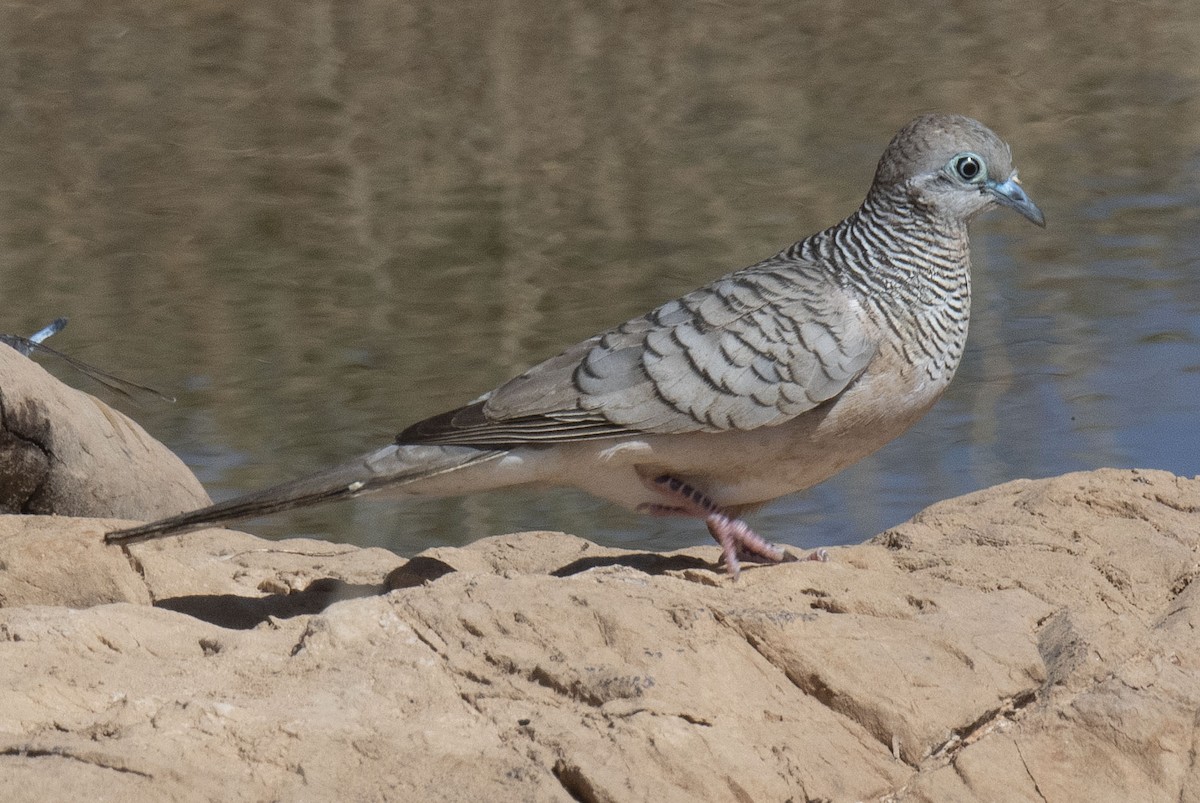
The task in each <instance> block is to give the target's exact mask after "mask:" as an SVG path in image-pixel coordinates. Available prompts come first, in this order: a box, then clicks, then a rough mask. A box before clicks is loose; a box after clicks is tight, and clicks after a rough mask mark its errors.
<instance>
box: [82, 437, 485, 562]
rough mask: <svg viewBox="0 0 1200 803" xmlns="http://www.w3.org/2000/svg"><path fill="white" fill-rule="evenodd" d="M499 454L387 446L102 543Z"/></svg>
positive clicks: (376, 486)
mask: <svg viewBox="0 0 1200 803" xmlns="http://www.w3.org/2000/svg"><path fill="white" fill-rule="evenodd" d="M503 454H504V452H503V451H502V450H492V451H489V450H480V449H471V448H468V447H447V446H394V445H393V446H388V447H385V448H383V449H380V450H378V451H375V452H371V453H370V454H366V455H363V456H362V457H360V458H358V459H356V460H352V461H350V462H348V463H344V464H342V465H340V466H338V467H336V468H331V469H328V470H326V471H322V472H320V473H318V474H313V475H310V476H308V477H301V478H300V479H297V480H292V481H291V482H285V483H282V484H281V485H276V486H274V487H272V488H267V489H265V490H262V491H255V492H253V493H249V494H246V495H244V496H239V497H236V498H234V499H230V500H228V501H226V502H218V503H217V504H215V505H209V506H208V507H202V508H200V509H198V510H192V511H188V512H187V513H180V514H179V515H177V516H170V517H169V518H165V519H159V520H158V521H152V522H150V523H149V524H143V525H141V526H138V527H130V528H127V529H123V530H114V531H112V532H110V533H108V534H106V535H105V536H104V541H105V543H108V544H131V543H136V542H138V541H148V540H150V539H152V538H161V537H162V536H165V535H177V534H179V533H185V532H190V531H192V530H199V529H203V528H205V527H212V526H219V525H224V524H230V523H232V522H235V521H241V520H243V519H251V518H256V517H258V516H264V515H267V514H269V513H278V512H280V511H283V510H291V509H292V508H298V507H307V506H308V505H315V504H318V503H320V502H330V501H333V500H337V499H349V498H351V497H354V496H361V495H362V494H366V493H370V492H371V491H377V490H380V489H382V488H387V487H402V486H404V485H408V484H413V483H417V482H419V481H421V480H426V479H431V478H433V477H437V476H438V475H441V474H446V473H449V472H452V471H459V470H460V469H464V468H467V467H468V466H474V465H478V464H479V463H484V462H487V461H490V460H494V459H496V458H498V457H500V456H501V455H503Z"/></svg>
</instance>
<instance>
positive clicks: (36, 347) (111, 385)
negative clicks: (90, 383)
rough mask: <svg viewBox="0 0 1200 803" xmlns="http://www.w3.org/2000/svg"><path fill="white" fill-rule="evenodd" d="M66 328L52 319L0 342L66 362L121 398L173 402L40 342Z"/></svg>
mask: <svg viewBox="0 0 1200 803" xmlns="http://www.w3.org/2000/svg"><path fill="white" fill-rule="evenodd" d="M66 325H67V319H66V318H55V319H54V320H53V321H51V322H50V323H49V324H48V325H47V326H44V327H42V328H41V329H39V330H38V331H36V332H34V333H33V334H32V335H30V336H29V337H21V336H20V335H0V343H3V344H5V345H6V346H10V347H12V348H14V349H16V350H17V351H18V352H19V353H21V354H24V355H25V356H26V357H30V358H32V356H33V355H34V354H49V355H51V356H53V357H57V358H58V359H60V360H62V361H63V362H65V363H66V364H67V365H69V366H71V367H72V368H74V369H75V370H76V371H79V372H80V373H81V374H85V375H86V376H88V377H90V378H91V379H93V380H95V381H96V382H99V383H100V384H101V385H104V387H106V388H108V389H109V390H111V391H113V392H114V393H119V394H120V395H122V396H124V397H126V398H128V399H131V400H133V401H136V400H137V398H138V397H139V396H156V397H158V398H159V399H162V400H163V401H166V402H174V401H175V398H174V397H173V396H167V395H166V394H164V393H161V392H159V391H157V390H155V389H154V388H152V387H148V386H146V385H139V384H138V383H137V382H130V381H129V380H128V379H122V378H121V377H119V376H113V375H112V374H110V373H108V372H107V371H102V370H100V369H99V368H97V367H96V366H94V365H88V364H87V363H86V362H84V361H83V360H79V359H76V358H75V357H72V356H70V355H69V354H63V353H62V352H61V351H59V350H57V349H52V348H50V347H49V346H47V345H46V344H45V343H43V342H42V341H44V340H46V338H48V337H51V336H52V335H56V334H58V333H59V332H61V331H62V330H63V328H64V327H66Z"/></svg>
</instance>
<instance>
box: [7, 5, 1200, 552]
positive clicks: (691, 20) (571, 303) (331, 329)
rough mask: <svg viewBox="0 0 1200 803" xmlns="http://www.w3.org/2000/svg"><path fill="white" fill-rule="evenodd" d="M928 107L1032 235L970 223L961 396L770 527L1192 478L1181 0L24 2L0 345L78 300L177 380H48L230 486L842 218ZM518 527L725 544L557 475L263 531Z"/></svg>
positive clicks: (81, 318) (327, 449) (1192, 169)
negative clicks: (1129, 472) (1135, 480)
mask: <svg viewBox="0 0 1200 803" xmlns="http://www.w3.org/2000/svg"><path fill="white" fill-rule="evenodd" d="M97 6H99V7H97ZM932 109H940V110H947V111H957V112H961V113H965V114H969V115H972V116H976V117H978V118H980V119H981V120H983V121H984V122H986V123H988V124H989V125H991V126H992V127H993V128H995V129H996V130H997V131H998V132H1000V133H1001V134H1002V136H1004V137H1006V138H1007V139H1008V140H1009V141H1010V143H1011V144H1012V146H1013V150H1014V154H1015V160H1016V163H1017V165H1018V166H1019V167H1020V170H1021V176H1022V179H1023V180H1024V182H1025V185H1026V187H1027V188H1028V189H1029V191H1030V193H1031V194H1032V196H1033V197H1034V199H1035V200H1036V201H1037V202H1038V203H1039V204H1040V205H1041V206H1042V208H1043V209H1044V210H1045V212H1046V215H1047V218H1048V219H1049V228H1047V229H1046V230H1044V231H1043V230H1040V229H1037V228H1035V227H1033V226H1030V225H1029V224H1027V223H1026V222H1024V221H1023V220H1021V219H1020V218H1018V217H1016V216H1015V215H1011V214H999V213H993V214H991V215H989V216H988V217H986V218H984V219H981V220H979V221H978V222H977V223H976V225H975V226H974V230H973V231H974V238H973V248H974V253H975V261H976V271H975V289H976V295H975V303H974V308H973V317H972V322H971V341H970V349H969V352H968V354H967V357H966V360H965V362H964V365H963V366H962V368H961V370H960V372H959V375H958V378H957V379H956V380H955V383H954V384H953V385H952V387H951V390H950V392H949V394H948V396H947V398H946V399H945V400H943V401H942V403H941V404H940V405H939V406H938V407H937V408H936V409H935V410H934V411H933V413H932V414H930V415H929V416H928V417H927V418H926V419H925V420H924V421H923V422H921V423H920V424H919V425H918V426H917V427H916V428H915V429H914V430H913V431H911V432H910V433H909V434H907V435H906V436H905V437H904V438H902V439H901V440H899V441H897V442H896V443H894V444H892V445H891V446H889V447H887V448H886V449H884V450H883V451H881V452H880V453H879V454H877V455H876V456H874V457H872V458H871V459H869V460H867V461H865V462H863V463H862V464H860V465H858V466H856V467H855V468H853V469H852V470H849V471H847V472H845V473H844V474H842V475H841V476H839V477H837V478H835V479H834V480H832V481H830V482H828V483H826V484H825V485H824V486H821V487H819V488H816V489H813V490H812V491H810V492H808V493H805V494H800V495H797V496H794V497H791V498H788V499H785V500H781V501H779V502H776V503H774V504H772V505H771V506H769V507H767V508H766V509H765V510H764V511H763V512H762V513H760V514H759V515H758V516H757V517H755V518H754V520H753V521H754V523H755V524H756V525H757V526H758V527H759V529H760V530H761V531H763V532H764V534H765V535H767V536H768V537H770V538H773V539H776V540H779V541H783V542H787V543H791V544H796V545H800V546H811V545H817V544H834V543H846V542H852V541H859V540H862V539H864V538H866V537H869V536H871V535H872V534H874V533H876V532H878V531H880V530H882V529H883V528H885V527H887V526H889V525H892V524H895V523H897V522H899V521H902V520H904V519H906V518H908V517H909V516H911V515H912V514H913V513H915V512H916V511H917V510H919V509H921V508H922V507H924V506H926V505H928V504H930V503H931V502H934V501H936V500H939V499H943V498H946V497H950V496H954V495H957V494H961V493H964V492H967V491H971V490H974V489H977V488H981V487H985V486H988V485H991V484H994V483H998V482H1002V481H1005V480H1010V479H1014V478H1018V477H1041V476H1048V475H1053V474H1058V473H1061V472H1065V471H1071V470H1075V469H1087V468H1094V467H1098V466H1140V467H1152V468H1164V469H1168V470H1171V471H1174V472H1177V473H1180V474H1187V475H1193V474H1196V473H1197V471H1198V470H1200V434H1198V433H1200V426H1198V422H1200V349H1198V347H1197V343H1198V341H1200V323H1198V321H1200V316H1198V313H1200V278H1198V273H1200V4H1196V3H1177V2H1156V1H1155V0H1150V2H1142V3H1138V4H1128V3H1120V4H1116V3H1114V4H1103V3H1096V4H1091V5H1090V6H1089V7H1087V8H1082V7H1080V6H1078V5H1076V4H1063V5H1059V6H1057V7H1055V8H1046V7H1044V4H1034V3H1027V4H1022V3H1004V2H995V1H994V0H993V1H991V2H986V3H985V2H959V3H954V4H942V3H939V4H926V5H924V6H921V5H920V4H918V5H917V6H915V7H913V8H905V9H900V8H896V9H890V8H889V7H888V6H885V5H881V4H875V3H867V2H861V3H853V2H852V3H845V2H816V3H804V4H797V3H767V4H761V5H758V6H756V7H755V8H754V9H753V10H748V9H746V8H744V7H743V6H742V5H740V4H738V5H732V4H731V5H726V4H721V3H690V2H689V3H679V4H663V3H649V2H647V3H604V2H601V3H591V2H589V3H581V2H541V3H537V2H526V3H521V2H516V3H511V2H510V3H493V2H482V1H481V2H446V0H438V1H437V2H432V1H430V2H424V3H405V2H400V1H399V0H388V2H365V3H356V4H342V3H333V2H305V1H304V0H289V1H288V2H282V1H281V2H246V3H229V4H213V3H187V2H176V3H167V4H162V5H155V8H154V9H153V10H151V9H150V8H149V7H147V6H146V4H142V3H133V2H124V3H122V2H115V3H105V4H92V3H85V2H54V0H50V2H46V3H37V4H8V5H5V6H3V7H2V8H0V289H2V292H3V298H4V301H5V304H4V309H3V310H2V311H0V332H18V333H24V332H30V331H33V330H35V329H37V328H38V327H40V326H41V325H43V324H44V323H46V322H48V321H49V320H50V319H52V318H54V317H56V316H59V315H68V316H70V318H71V325H70V327H69V328H68V329H67V330H66V331H65V332H64V333H62V334H61V335H59V336H57V337H56V338H55V340H54V341H53V345H55V346H56V347H57V348H59V349H61V350H65V351H69V352H70V353H72V354H74V355H76V356H78V357H81V358H83V359H86V360H89V361H91V362H93V363H96V364H98V365H100V366H103V367H105V368H107V369H108V370H111V371H113V372H116V373H119V374H123V375H126V376H128V377H129V378H131V379H137V380H139V381H143V382H147V383H149V384H152V385H155V386H158V387H161V388H164V389H166V390H168V391H169V392H172V393H174V394H176V395H178V397H179V401H178V403H177V404H175V405H166V404H158V403H154V402H146V403H145V404H144V405H142V406H141V407H134V406H130V405H128V404H126V403H124V402H123V401H122V400H120V399H115V400H114V399H112V398H111V397H109V396H106V395H105V393H104V391H103V390H102V389H99V388H96V387H95V386H93V385H88V384H87V380H84V379H81V378H80V377H78V376H77V375H72V374H71V373H70V372H69V371H65V370H62V369H61V368H60V367H59V366H54V365H52V364H50V363H46V365H47V367H48V368H50V369H51V370H53V371H55V372H56V373H58V374H59V375H60V376H62V377H63V378H64V379H66V380H67V381H69V382H71V383H72V384H75V385H77V386H80V387H85V388H86V389H88V390H90V391H92V392H94V393H96V394H97V395H99V396H101V397H103V398H106V399H108V400H110V401H111V402H112V403H114V404H115V405H116V406H118V407H120V408H121V409H123V410H125V411H126V412H127V413H129V414H131V415H132V416H133V417H135V418H136V419H138V420H139V421H141V422H142V423H143V425H144V426H145V427H146V428H147V429H148V430H149V431H150V432H151V433H152V434H154V435H156V436H157V437H159V438H160V439H162V440H163V441H164V442H166V443H167V444H168V445H169V446H171V447H172V448H173V449H175V450H176V451H177V452H179V453H180V454H181V455H182V456H183V457H184V459H185V460H186V461H187V462H188V464H189V465H191V466H192V467H193V468H194V469H195V471H196V472H197V473H198V475H199V476H200V478H201V479H202V481H203V482H204V483H205V484H206V486H207V487H208V488H209V489H210V491H211V493H212V494H213V495H214V497H218V498H223V497H227V496H230V495H232V494H234V493H235V492H239V491H244V490H248V489H251V488H255V487H259V486H261V485H264V484H267V483H270V482H274V481H277V480H280V479H284V478H287V477H290V476H294V475H296V474H299V473H303V472H306V471H309V470H312V469H316V468H318V467H321V466H323V465H326V464H329V463H331V462H335V461H339V460H341V459H343V458H346V457H348V456H351V455H353V454H356V453H357V452H359V451H362V450H364V449H366V448H368V447H372V446H375V445H379V444H382V443H384V442H386V441H388V440H389V439H390V438H391V437H392V436H393V435H394V433H395V432H397V431H398V430H399V429H401V428H402V427H403V426H404V425H406V424H407V423H411V422H412V421H415V420H417V419H419V418H421V417H423V416H426V415H429V414H432V413H436V412H440V411H441V410H443V409H446V408H448V407H450V406H453V405H457V404H460V403H462V402H464V401H466V400H468V399H470V398H472V397H474V396H475V395H477V394H478V393H479V392H481V391H483V390H486V389H488V388H490V387H492V386H494V385H495V384H497V383H498V382H500V381H502V380H503V379H505V378H507V377H508V376H510V375H512V374H514V373H516V372H518V371H519V370H521V369H522V368H524V367H526V366H528V365H530V364H532V363H534V362H536V361H538V360H540V359H542V358H544V357H547V356H549V355H551V354H553V353H555V352H556V351H557V350H558V349H559V348H561V347H562V346H564V345H566V344H568V343H571V342H574V341H576V340H578V339H581V338H583V337H585V336H588V335H590V334H592V333H593V332H594V331H597V330H599V329H601V328H604V327H607V326H610V325H612V324H615V323H618V322H620V321H622V320H624V319H626V318H627V317H629V316H631V315H634V314H638V313H641V312H643V311H645V310H646V309H648V308H650V307H651V306H653V305H655V304H657V303H659V302H660V301H662V300H665V299H667V298H670V297H673V296H675V295H677V294H679V293H682V292H684V291H686V290H689V289H691V288H693V287H695V286H697V285H700V284H702V283H704V282H706V281H708V280H710V279H712V278H714V277H716V276H718V275H721V274H723V273H725V272H727V271H729V270H731V269H734V268H738V267H741V266H743V265H745V264H748V263H750V262H753V261H756V260H757V259H759V258H761V257H764V256H767V255H769V254H771V253H773V252H774V251H775V250H777V249H778V248H780V247H782V246H783V245H786V244H787V243H789V242H791V241H793V240H795V239H797V238H799V237H801V236H803V235H806V234H808V233H810V232H812V231H815V230H816V229H818V228H821V227H824V226H826V225H829V224H832V223H834V222H836V221H838V220H840V219H841V218H842V217H844V216H845V215H846V214H848V213H849V212H850V211H852V210H853V209H854V207H855V206H856V205H857V203H858V202H859V200H861V198H862V195H863V194H864V192H865V190H866V188H867V185H868V184H869V182H870V177H871V175H872V172H873V170H874V164H875V160H876V159H877V158H878V155H879V153H880V152H881V151H882V149H883V147H884V145H885V144H886V142H887V141H888V139H889V138H890V136H891V134H892V133H893V132H894V131H895V129H896V128H898V127H899V126H900V125H901V124H903V123H904V122H906V121H907V120H908V119H909V118H911V117H912V116H914V115H915V114H917V113H920V112H923V111H928V110H932ZM529 528H552V529H564V530H567V531H570V532H573V533H577V534H579V535H582V536H585V537H588V538H592V539H595V540H597V541H600V542H603V543H607V544H617V545H623V546H630V547H649V548H655V549H662V548H673V547H679V546H684V545H688V544H695V543H704V542H705V541H706V540H707V538H708V536H707V534H706V533H705V532H704V530H703V527H702V526H700V525H697V524H695V523H688V522H671V521H662V520H654V519H645V518H639V517H636V516H633V515H631V514H626V513H623V512H621V511H618V510H614V509H613V508H611V507H608V506H607V505H605V504H603V503H600V502H596V501H593V500H591V499H589V498H587V497H585V496H582V495H580V494H576V493H572V492H564V491H551V492H543V493H525V492H521V493H516V492H510V493H503V494H493V495H487V496H482V497H473V498H469V499H455V500H433V501H418V502H404V503H399V502H395V501H377V500H360V501H356V502H352V503H348V504H343V505H338V506H334V507H330V508H324V509H318V510H314V511H308V512H301V513H297V514H294V515H290V516H276V517H273V518H271V519H268V520H265V521H263V522H258V523H256V524H255V525H254V526H251V527H248V529H251V530H254V531H256V532H260V533H264V534H268V535H273V536H274V535H299V534H307V535H317V536H321V537H328V538H332V539H336V540H344V541H350V542H355V543H359V544H379V545H385V546H388V547H391V548H393V549H397V550H399V551H401V552H404V553H412V552H415V551H418V550H420V549H422V548H424V547H426V546H430V545H434V544H442V543H462V542H466V541H470V540H473V539H475V538H478V537H480V536H484V535H489V534H496V533H502V532H507V531H512V530H516V529H529Z"/></svg>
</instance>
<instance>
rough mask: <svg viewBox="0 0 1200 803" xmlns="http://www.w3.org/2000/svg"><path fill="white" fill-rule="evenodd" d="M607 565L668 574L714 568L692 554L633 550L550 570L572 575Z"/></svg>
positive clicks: (577, 561)
mask: <svg viewBox="0 0 1200 803" xmlns="http://www.w3.org/2000/svg"><path fill="white" fill-rule="evenodd" d="M606 566H628V567H629V568H630V569H637V570H638V571H639V572H645V573H646V574H666V573H667V572H681V571H685V570H687V569H710V570H711V569H713V568H714V566H713V564H712V563H709V562H708V561H706V560H703V559H701V558H697V557H693V556H691V555H660V554H658V553H656V552H632V553H629V554H626V555H603V556H600V555H598V556H596V557H593V558H580V559H579V560H573V561H571V562H570V563H568V564H567V565H566V566H562V567H561V568H558V569H555V570H554V571H552V572H550V574H551V575H552V576H554V577H570V576H571V575H573V574H579V573H580V572H586V571H587V570H588V569H600V568H603V567H606Z"/></svg>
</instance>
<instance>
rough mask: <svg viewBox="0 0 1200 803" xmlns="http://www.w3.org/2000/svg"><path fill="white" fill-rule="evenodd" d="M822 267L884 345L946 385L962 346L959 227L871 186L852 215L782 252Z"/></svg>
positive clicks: (963, 245) (963, 242)
mask: <svg viewBox="0 0 1200 803" xmlns="http://www.w3.org/2000/svg"><path fill="white" fill-rule="evenodd" d="M787 253H788V256H791V257H794V258H800V259H802V260H804V261H811V262H815V263H817V264H821V265H825V266H827V268H828V270H830V272H831V273H832V274H833V276H834V278H835V280H836V281H837V282H838V284H839V285H840V286H841V287H843V288H845V289H846V290H848V291H851V292H853V293H855V294H856V295H857V296H858V297H859V299H860V300H861V301H862V302H863V304H864V305H865V306H866V307H867V308H868V309H869V310H870V311H871V313H872V317H874V318H875V319H876V320H877V321H878V323H879V325H880V326H881V327H883V328H886V329H887V330H889V333H890V334H891V335H894V336H893V337H886V338H884V339H883V342H884V344H885V345H886V346H888V347H891V348H895V349H897V350H899V351H900V352H901V353H902V354H903V356H904V358H905V360H906V361H907V362H908V363H909V364H912V365H915V366H921V367H923V368H924V370H925V371H926V372H927V373H928V375H929V378H930V379H932V380H943V381H949V379H950V377H952V376H953V374H954V369H955V368H956V367H957V365H958V362H959V359H960V358H961V357H962V353H963V348H964V347H965V345H966V338H967V324H968V318H969V315H970V305H971V275H970V254H969V250H968V240H967V224H966V221H965V220H955V219H951V218H947V217H945V216H940V215H936V214H934V213H933V212H932V210H929V209H927V208H924V207H922V206H921V205H919V204H916V203H913V201H912V200H911V199H910V198H909V195H908V193H907V192H906V191H905V189H904V187H902V186H900V187H886V188H881V187H878V186H876V187H874V188H872V191H871V193H870V195H869V196H868V197H867V199H866V201H864V202H863V205H862V206H861V207H860V208H859V210H858V211H857V212H855V213H854V214H853V215H851V216H850V217H849V218H847V219H846V220H844V221H842V222H841V223H839V224H838V225H837V226H834V227H832V228H829V229H826V230H825V231H822V232H820V233H818V234H815V235H813V236H811V237H809V238H807V239H805V240H802V241H800V242H798V243H796V244H795V245H793V246H792V247H791V248H789V249H788V252H787Z"/></svg>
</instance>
